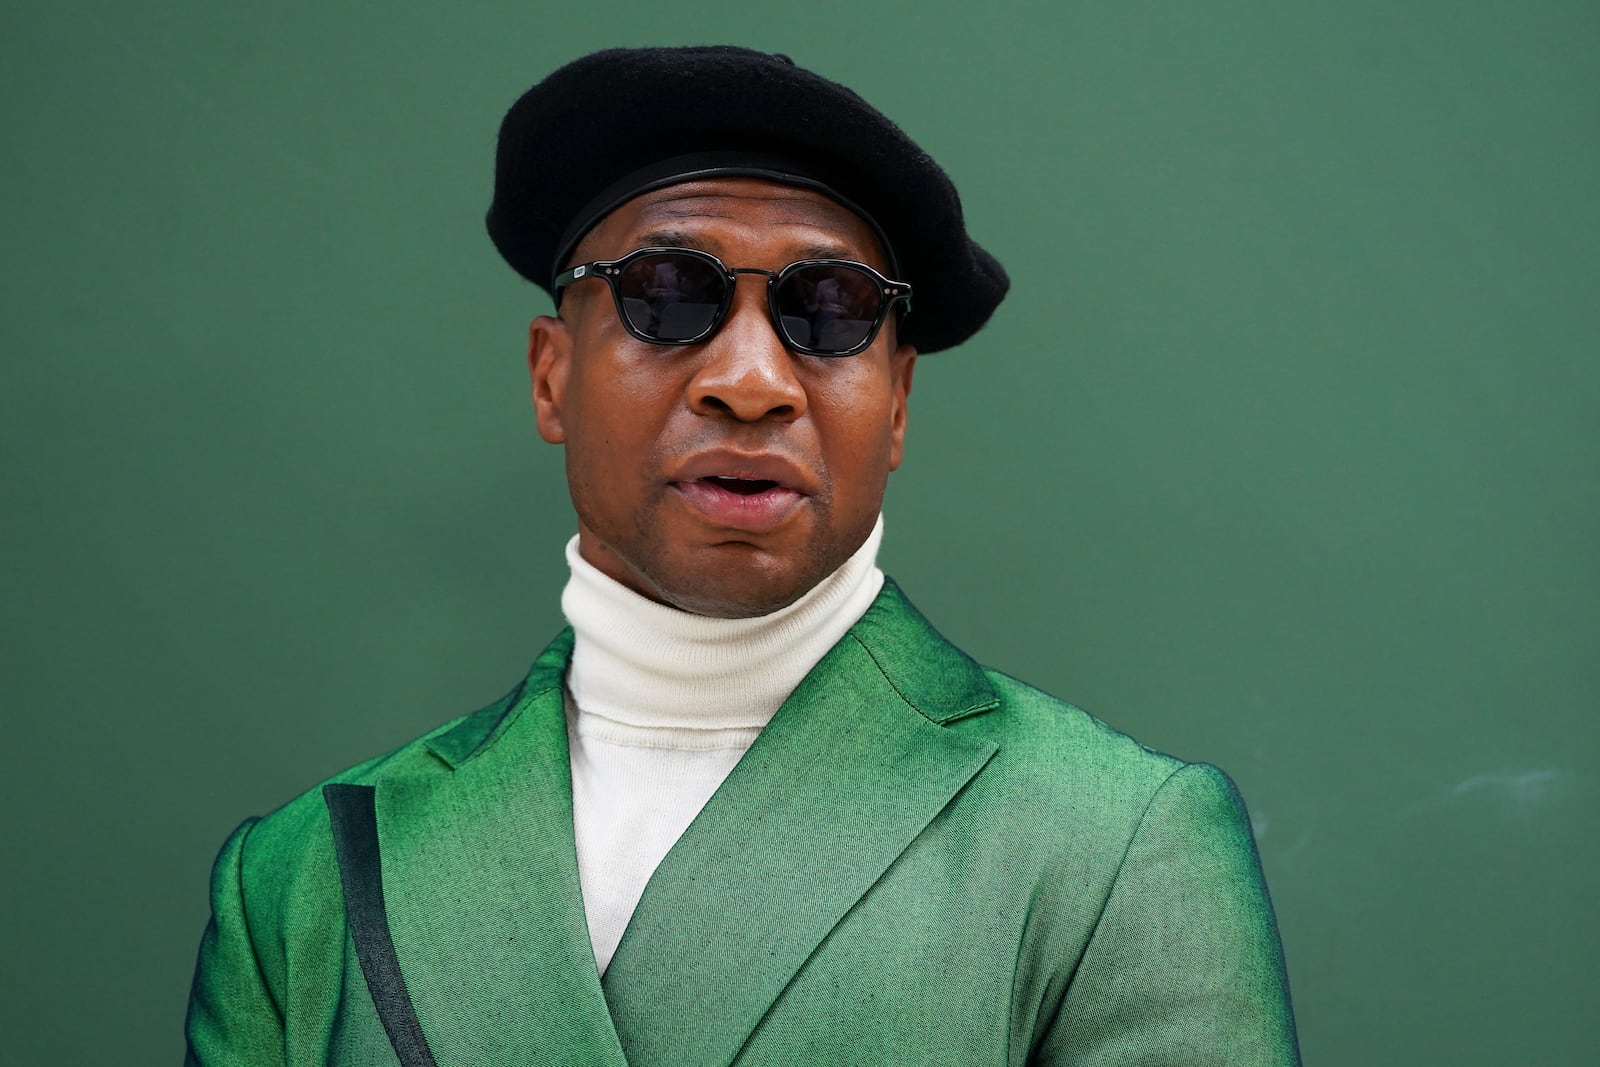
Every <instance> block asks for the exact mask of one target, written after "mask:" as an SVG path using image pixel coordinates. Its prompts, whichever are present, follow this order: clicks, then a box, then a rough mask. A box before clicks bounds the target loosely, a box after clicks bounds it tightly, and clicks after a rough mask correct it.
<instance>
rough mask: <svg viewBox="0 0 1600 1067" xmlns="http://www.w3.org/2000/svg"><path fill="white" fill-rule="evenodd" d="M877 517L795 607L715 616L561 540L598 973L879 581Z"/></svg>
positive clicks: (575, 790) (587, 899)
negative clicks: (646, 588)
mask: <svg viewBox="0 0 1600 1067" xmlns="http://www.w3.org/2000/svg"><path fill="white" fill-rule="evenodd" d="M882 540H883V518H882V516H880V517H879V519H878V523H877V525H876V526H874V527H873V530H872V534H871V535H870V536H869V537H868V538H867V540H866V542H865V543H864V544H863V545H862V546H861V547H860V548H859V549H858V550H857V551H856V553H855V555H853V556H851V557H850V558H849V559H848V560H846V561H845V563H844V565H843V566H842V567H840V568H839V569H838V570H837V571H835V572H834V573H833V574H831V575H829V576H828V577H827V578H826V579H824V580H823V581H822V583H821V584H819V585H818V586H817V587H816V588H815V589H812V590H811V591H810V592H808V593H806V594H805V595H804V596H802V597H801V598H800V599H799V600H797V601H795V602H794V603H793V604H790V605H789V606H788V607H786V608H783V609H781V610H779V611H775V612H773V613H772V614H771V615H763V616H761V617H760V618H755V619H713V618H708V617H706V616H703V615H693V614H690V613H689V612H686V611H679V610H678V609H677V608H672V607H667V606H666V605H664V604H657V603H656V602H655V601H653V600H647V599H645V598H644V597H642V596H640V595H639V594H637V593H635V592H633V591H632V590H630V589H628V588H626V587H625V586H623V585H621V584H620V583H618V582H616V581H614V580H613V579H611V578H609V577H607V576H606V575H604V574H602V573H601V572H600V571H599V570H597V569H596V568H595V567H594V566H593V565H591V564H590V563H589V562H588V561H587V560H585V559H583V558H582V557H581V556H579V555H578V539H577V538H576V537H574V538H573V539H572V540H571V541H570V542H568V544H567V563H568V565H569V566H570V567H571V568H572V577H571V578H570V579H569V580H568V581H567V587H566V589H565V591H564V592H563V593H562V595H561V610H562V611H563V612H564V613H565V614H566V617H567V621H568V622H569V623H570V624H571V625H572V629H573V634H574V637H575V641H574V644H573V649H572V664H571V666H570V667H569V669H568V672H567V740H568V742H569V744H570V746H571V750H572V814H573V829H574V830H575V832H576V835H577V842H578V879H579V882H580V883H581V885H582V888H583V907H584V911H585V913H586V914H587V916H588V920H589V939H590V941H591V942H592V943H593V945H594V954H595V959H596V961H597V962H598V963H599V964H600V971H601V973H604V972H605V969H606V967H607V966H609V965H610V963H611V956H612V954H613V953H614V952H616V949H617V943H618V942H620V941H621V940H622V932H623V930H625V929H626V928H627V926H628V920H629V919H630V918H632V916H633V909H634V907H635V906H636V905H637V904H638V903H639V898H640V896H641V895H643V893H644V887H645V883H646V882H647V881H649V879H650V875H651V874H652V873H653V872H654V871H655V869H656V865H657V864H659V863H660V862H661V860H662V859H663V858H664V857H665V856H666V854H667V851H668V850H669V849H671V848H672V846H673V844H674V843H675V842H676V841H677V840H678V838H679V836H681V835H682V833H683V831H684V830H686V829H688V826H689V823H691V822H692V821H693V820H694V817H695V816H696V815H697V814H699V812H700V809H701V808H702V807H704V806H705V803H706V801H708V800H710V799H711V794H712V793H715V792H716V790H717V787H718V786H719V785H721V784H722V780H723V779H724V778H726V777H727V776H728V772H729V771H731V770H733V765H734V764H735V763H738V762H739V757H741V756H743V755H744V753H745V750H746V749H748V748H749V747H750V745H751V743H752V742H754V741H755V739H756V735H757V734H759V733H760V732H761V729H762V727H764V726H766V724H767V722H768V721H769V720H771V718H772V716H773V715H774V714H775V713H776V712H777V710H778V707H779V706H780V705H781V704H782V703H783V702H784V700H785V699H786V698H787V697H788V695H789V694H790V692H792V691H793V690H794V688H795V686H797V685H799V684H800V680H801V679H802V678H804V677H805V676H806V673H807V672H808V671H810V670H811V668H812V667H813V666H815V665H816V663H817V661H818V660H820V659H821V658H822V656H823V654H824V653H826V652H827V651H828V649H830V648H832V647H833V646H834V644H835V643H837V642H838V640H839V639H840V638H841V637H843V636H844V634H845V631H846V630H848V629H850V627H851V626H853V625H854V624H855V622H856V620H857V619H859V618H861V616H862V615H863V614H864V613H865V612H866V610H867V607H868V606H869V605H870V604H871V603H872V601H873V599H874V598H875V597H876V596H877V595H878V591H879V590H880V589H881V588H882V587H883V572H882V571H880V570H879V569H878V566H877V557H878V545H879V544H880V543H881V541H882Z"/></svg>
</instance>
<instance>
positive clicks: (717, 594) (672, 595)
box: [662, 583, 815, 619]
mask: <svg viewBox="0 0 1600 1067" xmlns="http://www.w3.org/2000/svg"><path fill="white" fill-rule="evenodd" d="M721 584H722V583H719V585H721ZM814 585H815V583H812V585H808V586H805V587H803V588H794V589H789V588H785V589H783V590H774V589H766V588H756V587H755V583H751V584H738V585H734V584H730V585H729V586H728V587H727V588H707V587H705V586H703V585H702V586H700V587H698V588H695V589H692V590H685V589H676V590H663V591H662V599H663V600H665V601H666V602H667V603H668V604H671V605H672V606H673V607H675V608H678V609H679V610H681V611H687V612H692V613H693V614H695V615H705V616H708V617H710V618H714V619H754V618H758V617H760V616H762V615H771V614H772V613H773V612H774V611H781V610H783V609H784V608H786V607H788V606H789V605H790V604H793V603H794V602H795V601H796V600H799V599H800V598H801V597H802V596H804V595H805V594H806V593H807V592H808V591H810V589H811V588H813V586H814Z"/></svg>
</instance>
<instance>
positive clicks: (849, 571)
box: [561, 516, 883, 730]
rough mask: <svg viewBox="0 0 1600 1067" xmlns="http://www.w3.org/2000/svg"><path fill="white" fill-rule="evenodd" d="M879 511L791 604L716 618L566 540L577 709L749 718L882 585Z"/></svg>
mask: <svg viewBox="0 0 1600 1067" xmlns="http://www.w3.org/2000/svg"><path fill="white" fill-rule="evenodd" d="M882 539H883V519H882V517H881V516H880V517H879V519H878V523H877V525H876V526H874V527H873V530H872V533H871V534H870V535H869V536H868V537H867V540H866V542H865V543H863V544H862V546H861V547H860V548H859V549H857V550H856V552H855V554H854V555H852V556H851V557H850V558H849V559H848V560H846V561H845V562H844V564H843V566H841V567H840V568H839V569H838V570H836V571H834V572H833V573H832V574H831V575H829V576H828V577H827V578H825V579H823V581H822V582H820V583H819V584H818V585H817V586H816V587H815V588H814V589H811V590H810V591H809V592H807V593H806V594H805V595H804V596H802V597H801V598H800V599H799V600H796V601H795V602H794V603H793V604H790V605H789V606H787V607H785V608H782V609H780V610H778V611H775V612H773V613H772V614H770V615H762V616H759V617H757V618H753V619H718V618H711V617H708V616H704V615H694V614H691V613H689V612H686V611H680V610H679V609H677V608H673V607H669V606H667V605H665V604H658V603H656V602H655V601H652V600H648V599H646V598H645V597H642V596H640V595H639V594H638V593H635V592H633V591H632V590H631V589H628V588H627V587H626V586H623V585H622V584H620V583H619V582H617V581H615V580H614V579H612V578H609V577H607V576H606V575H605V574H603V573H601V572H600V571H599V570H597V569H596V568H595V567H594V566H593V565H592V564H590V563H588V562H587V561H586V560H584V559H583V558H582V557H581V556H579V555H578V539H577V538H576V537H574V538H573V539H572V540H571V541H570V542H568V544H567V564H568V566H570V567H571V569H572V576H571V578H570V579H569V580H568V582H567V587H566V589H565V591H564V592H563V593H562V596H561V609H562V611H563V612H564V613H565V614H566V617H567V621H568V622H569V623H571V625H572V629H573V633H574V636H575V640H574V644H573V651H572V665H571V667H570V669H569V672H568V675H567V685H568V688H569V689H570V690H571V692H572V697H573V700H574V701H575V702H576V704H577V705H578V707H579V708H581V709H582V711H583V713H584V714H585V715H599V716H602V717H604V718H606V719H611V720H613V721H616V722H620V723H625V724H628V725H634V726H644V727H678V728H687V729H700V730H715V729H734V728H752V727H753V728H760V727H762V726H765V725H766V723H767V721H768V720H769V719H771V718H772V716H773V714H774V713H776V712H777V710H778V707H779V706H780V705H781V704H782V703H783V701H784V700H785V699H786V698H787V697H788V695H789V693H790V692H792V691H793V689H794V687H795V686H797V685H799V684H800V680H801V679H802V678H804V677H805V675H806V673H807V672H809V671H810V670H811V668H812V667H813V666H815V665H816V663H817V661H818V660H820V659H821V658H822V656H823V655H824V654H825V653H826V652H827V651H828V649H830V648H832V647H833V645H834V644H835V643H837V642H838V640H839V639H840V638H841V637H843V636H844V634H845V631H846V630H848V629H849V628H850V627H851V626H852V625H854V624H855V622H856V620H857V619H859V618H860V617H861V615H862V614H863V613H864V612H865V611H866V610H867V607H868V605H870V604H871V603H872V601H873V599H874V598H875V597H876V596H877V595H878V591H879V589H881V588H882V586H883V572H882V571H880V570H879V569H878V566H877V555H878V546H879V544H880V543H881V542H882Z"/></svg>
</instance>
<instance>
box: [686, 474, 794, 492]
mask: <svg viewBox="0 0 1600 1067" xmlns="http://www.w3.org/2000/svg"><path fill="white" fill-rule="evenodd" d="M700 480H701V481H702V482H704V483H706V484H707V485H714V486H716V487H717V488H718V489H723V490H726V491H727V492H730V493H738V494H739V495H740V496H755V495H756V494H757V493H765V492H766V491H767V490H768V489H776V488H777V486H778V483H777V482H775V481H772V480H770V479H767V478H729V477H723V476H714V477H710V478H701V479H700Z"/></svg>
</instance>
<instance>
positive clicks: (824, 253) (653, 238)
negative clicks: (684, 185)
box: [636, 230, 865, 266]
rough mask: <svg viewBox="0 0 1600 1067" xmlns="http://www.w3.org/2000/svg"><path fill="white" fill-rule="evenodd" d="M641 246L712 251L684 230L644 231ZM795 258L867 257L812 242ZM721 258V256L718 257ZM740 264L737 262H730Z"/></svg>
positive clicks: (798, 251)
mask: <svg viewBox="0 0 1600 1067" xmlns="http://www.w3.org/2000/svg"><path fill="white" fill-rule="evenodd" d="M636 244H637V247H639V248H693V249H695V250H696V251H699V252H711V251H712V250H711V248H710V247H709V246H708V245H707V243H706V242H705V241H704V240H702V239H701V238H699V237H697V236H695V235H694V234H692V233H688V232H686V231H683V230H651V231H650V232H649V233H642V234H640V235H639V236H638V237H637V238H636ZM793 255H794V258H795V259H848V260H851V261H853V262H860V261H861V260H863V259H865V257H864V256H862V255H861V254H860V253H859V252H857V251H855V250H854V249H850V248H846V247H845V246H844V245H838V244H810V245H801V246H800V247H798V248H795V249H794V250H793ZM718 258H721V257H718ZM729 265H730V266H738V264H737V263H734V264H729Z"/></svg>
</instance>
